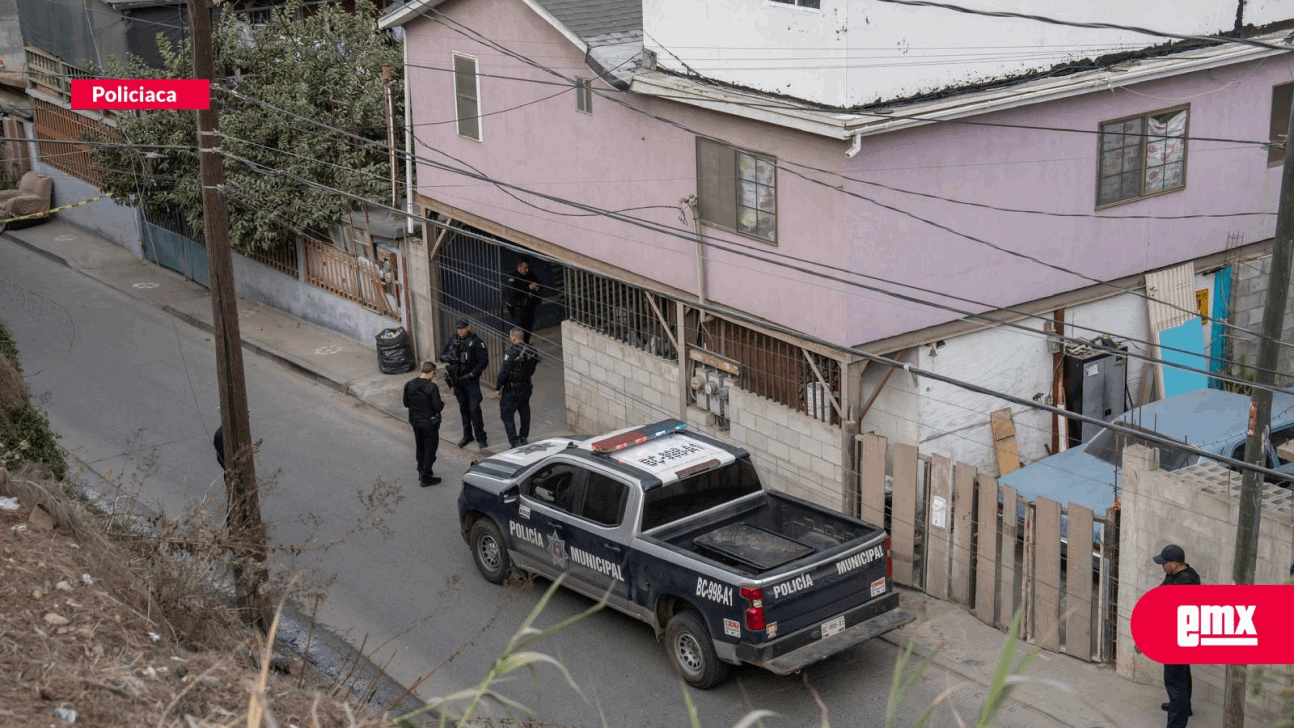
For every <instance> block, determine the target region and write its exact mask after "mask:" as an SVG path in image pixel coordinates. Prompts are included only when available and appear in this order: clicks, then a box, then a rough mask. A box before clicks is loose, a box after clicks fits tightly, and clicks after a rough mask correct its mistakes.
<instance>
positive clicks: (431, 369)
mask: <svg viewBox="0 0 1294 728" xmlns="http://www.w3.org/2000/svg"><path fill="white" fill-rule="evenodd" d="M435 379H436V362H434V361H425V362H423V363H422V373H421V374H419V375H418V376H416V377H414V378H413V379H410V380H409V381H408V382H405V384H404V406H405V407H407V408H409V425H410V426H411V427H413V438H414V442H415V453H416V457H417V459H418V482H419V483H420V484H421V485H422V487H424V488H426V487H427V486H430V485H436V484H437V483H439V482H440V478H437V477H436V476H434V475H432V474H431V472H432V467H433V466H435V464H436V451H437V450H439V449H440V411H441V410H443V409H445V403H444V402H443V401H441V399H440V387H437V386H436V382H435Z"/></svg>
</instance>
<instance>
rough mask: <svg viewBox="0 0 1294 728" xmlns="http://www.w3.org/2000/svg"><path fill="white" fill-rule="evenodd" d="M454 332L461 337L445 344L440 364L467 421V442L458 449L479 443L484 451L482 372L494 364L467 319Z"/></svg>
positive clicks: (456, 324)
mask: <svg viewBox="0 0 1294 728" xmlns="http://www.w3.org/2000/svg"><path fill="white" fill-rule="evenodd" d="M454 328H455V329H457V332H458V333H457V334H455V335H454V336H451V337H449V341H446V342H445V348H443V349H441V350H440V360H441V361H442V362H444V363H445V384H447V385H449V388H450V389H452V390H454V397H455V398H456V399H457V400H458V413H459V414H460V415H462V417H463V439H461V440H459V441H458V446H459V447H465V446H466V445H467V443H469V442H471V441H472V440H476V442H477V444H479V445H480V447H481V449H482V450H484V449H485V448H486V447H487V446H488V445H489V443H488V441H487V437H486V435H485V422H484V420H482V419H481V372H484V371H485V367H486V366H488V365H489V363H490V352H489V351H488V350H486V348H485V342H484V341H481V337H479V336H477V335H476V334H474V333H472V328H471V324H469V323H468V322H467V319H462V318H461V319H459V320H458V321H456V322H455V323H454ZM473 433H475V435H473Z"/></svg>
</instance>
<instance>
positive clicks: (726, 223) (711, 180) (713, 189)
mask: <svg viewBox="0 0 1294 728" xmlns="http://www.w3.org/2000/svg"><path fill="white" fill-rule="evenodd" d="M696 170H697V177H696V188H697V200H698V208H699V210H698V213H699V215H700V217H701V220H702V221H703V222H706V223H709V224H710V225H714V226H716V227H721V228H727V229H728V230H734V231H736V232H739V233H742V234H745V235H749V236H751V237H754V238H758V239H760V240H763V241H765V242H769V243H776V242H777V162H776V160H774V159H773V158H771V157H766V156H763V155H758V154H754V153H751V152H747V151H743V150H740V149H734V148H733V147H730V146H728V145H726V144H721V143H719V142H716V141H713V140H710V139H704V138H702V137H697V140H696Z"/></svg>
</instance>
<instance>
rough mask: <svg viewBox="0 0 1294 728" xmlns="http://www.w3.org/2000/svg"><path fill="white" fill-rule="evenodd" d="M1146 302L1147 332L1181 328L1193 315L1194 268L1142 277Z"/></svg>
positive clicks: (1181, 266) (1194, 307)
mask: <svg viewBox="0 0 1294 728" xmlns="http://www.w3.org/2000/svg"><path fill="white" fill-rule="evenodd" d="M1146 295H1147V296H1148V297H1149V298H1150V300H1149V301H1147V302H1146V305H1147V306H1148V307H1149V314H1150V331H1151V333H1158V332H1160V331H1163V330H1165V329H1171V328H1174V327H1176V326H1181V325H1182V324H1184V323H1186V322H1187V321H1189V320H1190V319H1192V318H1194V317H1195V316H1197V315H1198V314H1197V313H1195V311H1196V306H1195V264H1194V263H1183V264H1182V265H1179V266H1177V267H1176V268H1168V269H1166V270H1160V271H1155V272H1154V273H1147V274H1146Z"/></svg>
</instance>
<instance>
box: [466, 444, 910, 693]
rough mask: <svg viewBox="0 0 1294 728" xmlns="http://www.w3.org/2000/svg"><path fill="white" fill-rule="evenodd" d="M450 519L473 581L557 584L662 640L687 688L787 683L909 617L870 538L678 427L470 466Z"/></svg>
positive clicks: (736, 453) (533, 447) (880, 540)
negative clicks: (728, 682) (742, 679)
mask: <svg viewBox="0 0 1294 728" xmlns="http://www.w3.org/2000/svg"><path fill="white" fill-rule="evenodd" d="M458 510H459V517H460V519H461V524H462V530H463V537H464V539H465V540H466V541H467V543H468V544H469V545H470V546H471V549H472V554H473V557H474V559H475V561H476V566H477V568H478V569H480V571H481V573H482V574H483V575H484V576H485V578H486V579H488V580H489V581H491V582H494V583H501V582H503V581H504V579H506V578H507V576H508V574H509V573H510V572H511V571H513V570H514V569H517V570H522V571H528V572H532V573H536V574H539V575H542V576H546V577H549V578H556V577H558V576H561V575H565V579H564V582H563V583H564V585H565V586H567V587H570V588H571V589H574V590H575V591H577V592H580V593H582V594H584V595H586V596H588V597H591V598H593V599H599V600H600V599H603V598H604V597H605V598H606V600H607V604H608V605H609V606H611V607H613V608H615V609H617V610H619V611H622V612H624V613H626V614H629V615H630V616H633V617H636V618H638V619H640V620H642V621H644V622H646V623H648V624H650V625H651V626H652V627H653V628H654V629H655V630H656V635H657V637H658V638H660V637H661V636H662V635H663V636H664V640H665V645H666V652H667V654H668V656H669V659H670V660H671V661H672V663H673V664H674V667H675V668H676V669H677V670H678V671H679V673H680V674H681V675H682V676H683V678H684V679H685V680H686V681H687V682H688V683H689V684H690V685H692V686H694V687H697V688H702V689H705V688H710V687H713V686H715V685H717V684H719V683H720V682H722V681H723V679H724V678H725V677H726V676H727V673H728V669H729V665H740V664H742V663H749V664H753V665H759V666H761V667H763V668H765V669H768V670H770V671H772V672H773V673H776V674H778V675H787V674H790V673H793V672H797V671H799V670H801V669H802V668H804V667H806V666H808V665H810V664H812V663H814V662H816V661H818V660H821V659H823V658H825V657H828V656H830V655H833V654H836V653H838V652H841V651H843V650H845V649H848V648H849V647H852V646H854V645H857V644H859V643H861V642H864V641H866V640H869V639H872V638H874V637H877V636H879V635H881V634H884V633H886V632H889V631H891V630H894V629H897V628H899V627H901V626H903V625H904V624H907V623H908V622H910V621H912V619H913V617H912V616H911V615H909V614H907V613H906V612H904V611H901V610H899V609H898V606H899V595H898V593H897V592H895V591H894V589H893V585H892V584H891V580H890V576H891V572H890V558H889V539H888V537H887V534H886V533H885V531H884V530H883V529H882V528H881V527H878V526H876V525H873V524H869V523H865V522H863V521H860V520H858V519H855V518H851V517H849V516H845V515H843V514H840V513H836V512H834V511H831V510H828V509H826V508H822V507H820V506H816V505H814V504H812V503H809V502H807V501H803V500H800V499H798V498H794V497H791V496H788V495H784V494H781V493H775V492H772V491H769V490H765V489H764V487H763V485H762V484H761V482H760V479H759V475H758V474H757V473H756V471H755V467H754V465H753V464H752V462H751V458H750V455H749V454H748V453H747V452H745V451H744V450H742V449H740V448H737V447H733V446H731V445H728V444H725V443H723V442H721V441H718V440H716V439H713V438H710V437H707V436H704V435H701V434H698V433H695V432H689V431H687V429H686V426H685V424H684V423H682V422H680V421H678V420H665V421H663V422H658V423H656V424H652V425H646V426H643V427H637V428H630V429H626V430H620V431H617V432H612V433H609V434H607V435H603V436H600V437H596V438H592V439H589V440H583V441H579V440H572V439H567V438H555V439H549V440H544V441H542V442H536V443H534V444H530V445H525V446H522V447H519V448H514V449H512V450H508V451H506V452H503V453H500V454H497V455H494V456H492V457H490V458H488V459H486V460H483V461H481V462H476V463H473V464H472V467H471V468H470V469H468V471H467V472H466V473H465V474H464V476H463V490H462V493H461V494H460V496H459V499H458Z"/></svg>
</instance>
